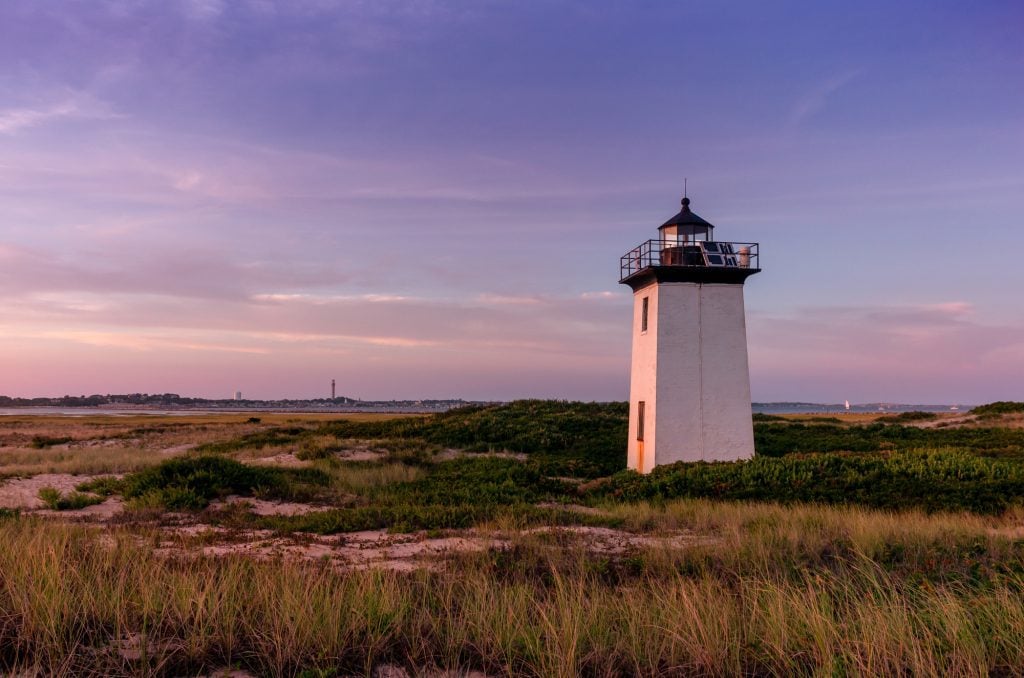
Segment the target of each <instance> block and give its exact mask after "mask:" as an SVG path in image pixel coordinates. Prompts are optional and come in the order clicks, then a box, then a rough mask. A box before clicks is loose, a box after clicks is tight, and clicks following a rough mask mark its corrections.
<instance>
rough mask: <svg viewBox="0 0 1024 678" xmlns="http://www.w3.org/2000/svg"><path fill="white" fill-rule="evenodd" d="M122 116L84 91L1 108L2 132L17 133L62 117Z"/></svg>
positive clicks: (0, 121)
mask: <svg viewBox="0 0 1024 678" xmlns="http://www.w3.org/2000/svg"><path fill="white" fill-rule="evenodd" d="M118 117H121V116H120V115H118V114H116V113H114V112H113V111H111V110H110V108H109V107H108V106H107V105H106V104H104V103H102V102H100V101H98V100H97V99H95V98H93V97H91V96H89V95H86V94H82V93H77V94H73V95H71V96H67V97H64V98H62V99H60V100H58V101H54V102H52V103H48V104H43V105H39V106H33V107H14V108H7V109H0V134H8V135H10V134H16V133H18V132H21V131H22V130H25V129H28V128H30V127H36V126H38V125H42V124H45V123H49V122H54V121H56V120H61V119H73V118H78V119H94V120H109V119H114V118H118Z"/></svg>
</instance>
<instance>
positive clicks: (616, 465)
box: [321, 400, 628, 477]
mask: <svg viewBox="0 0 1024 678" xmlns="http://www.w3.org/2000/svg"><path fill="white" fill-rule="evenodd" d="M627 413H628V406H627V404H626V403H580V402H565V401H556V400H517V401H515V402H512V403H508V404H505V405H491V406H473V407H460V408H456V409H453V410H449V411H448V412H444V413H439V414H435V415H431V416H429V417H407V418H406V417H403V418H399V419H391V420H384V421H345V420H342V421H334V422H330V423H327V424H324V425H323V426H322V427H321V432H323V433H329V434H331V435H334V436H335V437H337V438H341V439H361V440H368V439H371V440H372V439H386V438H392V439H396V438H397V439H414V440H419V441H422V442H424V443H431V444H433V445H434V446H441V447H450V448H456V449H461V450H468V451H472V452H495V451H496V452H506V451H507V452H522V453H526V454H529V455H531V456H533V455H537V456H538V457H543V458H545V459H546V460H547V462H548V463H549V464H552V465H553V466H552V468H554V467H555V466H557V465H558V464H562V468H563V469H566V470H568V469H571V470H572V471H573V472H574V473H579V474H583V475H586V476H588V477H597V476H601V475H608V474H610V473H614V472H616V471H618V470H620V469H622V468H625V466H626V433H627V428H628V426H627Z"/></svg>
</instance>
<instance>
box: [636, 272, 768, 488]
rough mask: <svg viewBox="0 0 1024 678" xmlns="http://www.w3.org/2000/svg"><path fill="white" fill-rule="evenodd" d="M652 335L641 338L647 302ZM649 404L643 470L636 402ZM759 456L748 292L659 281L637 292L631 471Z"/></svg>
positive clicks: (724, 286)
mask: <svg viewBox="0 0 1024 678" xmlns="http://www.w3.org/2000/svg"><path fill="white" fill-rule="evenodd" d="M645 296H646V297H648V298H649V299H650V302H649V304H650V305H649V307H648V331H647V333H646V334H645V335H644V334H641V333H640V314H641V309H642V299H643V297H645ZM641 400H644V401H646V403H647V404H646V419H647V422H646V425H645V436H644V437H645V439H646V440H645V441H644V446H643V454H642V457H643V465H642V467H641V466H640V463H639V462H640V457H641V454H640V446H639V445H638V443H637V441H636V426H637V422H636V418H637V402H638V401H641ZM753 454H754V431H753V423H752V420H751V410H750V376H749V370H748V366H747V336H746V321H745V318H744V308H743V286H742V285H729V284H698V283H661V284H660V285H659V284H654V285H650V286H648V287H646V288H644V289H642V290H638V291H637V292H636V293H635V294H634V309H633V358H632V371H631V374H630V428H629V467H630V468H633V469H636V470H639V471H640V472H641V473H647V472H648V471H650V470H651V468H653V467H654V465H656V464H670V463H672V462H676V461H700V460H705V461H724V460H736V459H747V458H750V457H752V456H753Z"/></svg>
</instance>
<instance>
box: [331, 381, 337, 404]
mask: <svg viewBox="0 0 1024 678" xmlns="http://www.w3.org/2000/svg"><path fill="white" fill-rule="evenodd" d="M335 397H336V396H335V395H334V380H333V379H331V400H334V398H335Z"/></svg>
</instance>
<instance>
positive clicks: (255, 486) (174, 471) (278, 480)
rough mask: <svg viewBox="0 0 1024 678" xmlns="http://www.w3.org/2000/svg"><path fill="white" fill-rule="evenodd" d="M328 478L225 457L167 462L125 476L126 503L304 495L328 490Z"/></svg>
mask: <svg viewBox="0 0 1024 678" xmlns="http://www.w3.org/2000/svg"><path fill="white" fill-rule="evenodd" d="M329 483H330V477H329V476H328V475H327V474H326V473H325V472H323V471H321V470H319V469H280V468H266V467H259V466H247V465H246V464H242V463H240V462H237V461H235V460H234V459H228V458H226V457H220V456H211V455H201V456H193V457H179V458H175V459H168V460H167V461H164V462H163V463H161V464H160V465H158V466H154V467H152V468H148V469H145V470H143V471H140V472H138V473H135V474H132V475H130V476H127V477H126V478H125V479H124V481H123V484H122V486H121V487H122V493H123V494H124V497H125V498H126V499H136V500H141V501H142V502H143V503H145V504H146V505H150V506H151V505H154V504H159V505H162V506H165V507H166V508H169V509H201V508H204V507H206V506H207V505H208V504H209V503H210V500H211V499H215V498H218V497H223V496H226V495H229V494H238V495H242V496H253V495H262V496H269V497H278V498H296V497H298V496H300V495H301V496H303V497H305V496H308V495H309V494H310V493H309V492H307V491H306V488H307V487H308V486H309V485H317V486H326V485H328V484H329Z"/></svg>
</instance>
